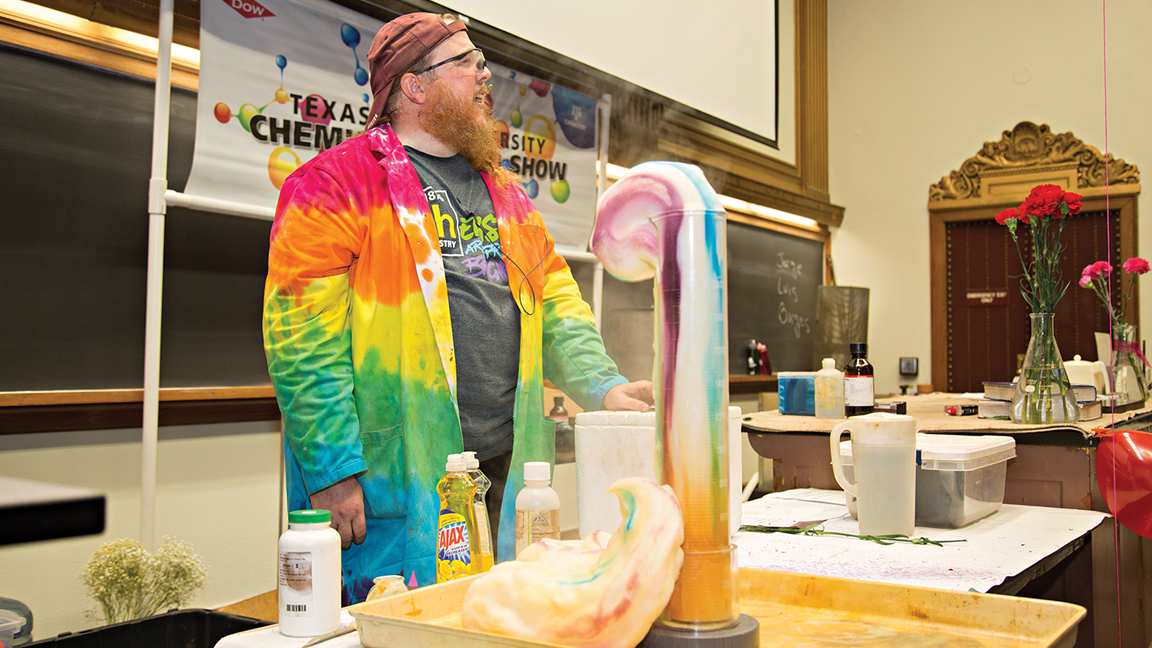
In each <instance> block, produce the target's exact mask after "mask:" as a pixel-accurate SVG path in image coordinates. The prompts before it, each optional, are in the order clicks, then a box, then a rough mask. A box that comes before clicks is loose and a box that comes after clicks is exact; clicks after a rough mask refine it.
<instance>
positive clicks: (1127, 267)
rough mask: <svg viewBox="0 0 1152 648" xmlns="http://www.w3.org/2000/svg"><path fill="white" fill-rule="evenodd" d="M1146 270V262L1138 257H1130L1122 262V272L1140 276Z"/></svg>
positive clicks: (1147, 268)
mask: <svg viewBox="0 0 1152 648" xmlns="http://www.w3.org/2000/svg"><path fill="white" fill-rule="evenodd" d="M1148 270H1149V267H1148V262H1147V261H1145V260H1144V259H1141V258H1140V257H1132V258H1131V259H1128V260H1127V261H1125V262H1124V272H1127V273H1130V274H1138V275H1142V274H1144V273H1146V272H1148Z"/></svg>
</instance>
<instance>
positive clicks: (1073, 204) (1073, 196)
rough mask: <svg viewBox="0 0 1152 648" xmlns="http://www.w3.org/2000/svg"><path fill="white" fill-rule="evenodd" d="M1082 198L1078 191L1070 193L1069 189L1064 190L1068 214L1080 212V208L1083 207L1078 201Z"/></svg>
mask: <svg viewBox="0 0 1152 648" xmlns="http://www.w3.org/2000/svg"><path fill="white" fill-rule="evenodd" d="M1083 198H1084V196H1081V195H1080V194H1078V193H1072V192H1071V191H1065V192H1064V203H1065V204H1066V205H1068V213H1069V214H1079V213H1080V210H1081V209H1082V208H1083V207H1084V205H1083V204H1081V202H1080V200H1081V199H1083Z"/></svg>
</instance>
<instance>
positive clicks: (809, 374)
mask: <svg viewBox="0 0 1152 648" xmlns="http://www.w3.org/2000/svg"><path fill="white" fill-rule="evenodd" d="M776 381H777V382H776V390H777V394H778V396H779V405H778V407H779V409H780V413H781V414H786V415H789V416H816V372H815V371H781V372H780V373H778V374H776Z"/></svg>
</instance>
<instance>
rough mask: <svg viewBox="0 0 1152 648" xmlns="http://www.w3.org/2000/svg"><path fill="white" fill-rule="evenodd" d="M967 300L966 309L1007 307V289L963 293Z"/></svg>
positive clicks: (985, 289)
mask: <svg viewBox="0 0 1152 648" xmlns="http://www.w3.org/2000/svg"><path fill="white" fill-rule="evenodd" d="M965 294H966V296H967V298H968V308H983V307H988V306H1007V305H1008V289H1007V288H983V289H980V290H969V291H967V293H965Z"/></svg>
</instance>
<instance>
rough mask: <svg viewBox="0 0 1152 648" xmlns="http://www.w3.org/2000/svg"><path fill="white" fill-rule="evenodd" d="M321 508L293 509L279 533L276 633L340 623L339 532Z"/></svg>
mask: <svg viewBox="0 0 1152 648" xmlns="http://www.w3.org/2000/svg"><path fill="white" fill-rule="evenodd" d="M331 523H332V514H331V512H329V511H325V510H306V511H292V512H290V513H289V514H288V530H287V531H285V532H284V533H283V535H281V536H280V543H279V548H280V578H279V587H278V590H277V594H278V597H277V598H278V604H277V613H278V614H277V616H278V620H279V623H280V634H283V635H285V636H288V637H315V636H318V635H322V634H324V633H326V632H331V631H333V630H335V629H336V628H338V627H340V534H339V533H337V532H336V529H333V528H332V526H331Z"/></svg>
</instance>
